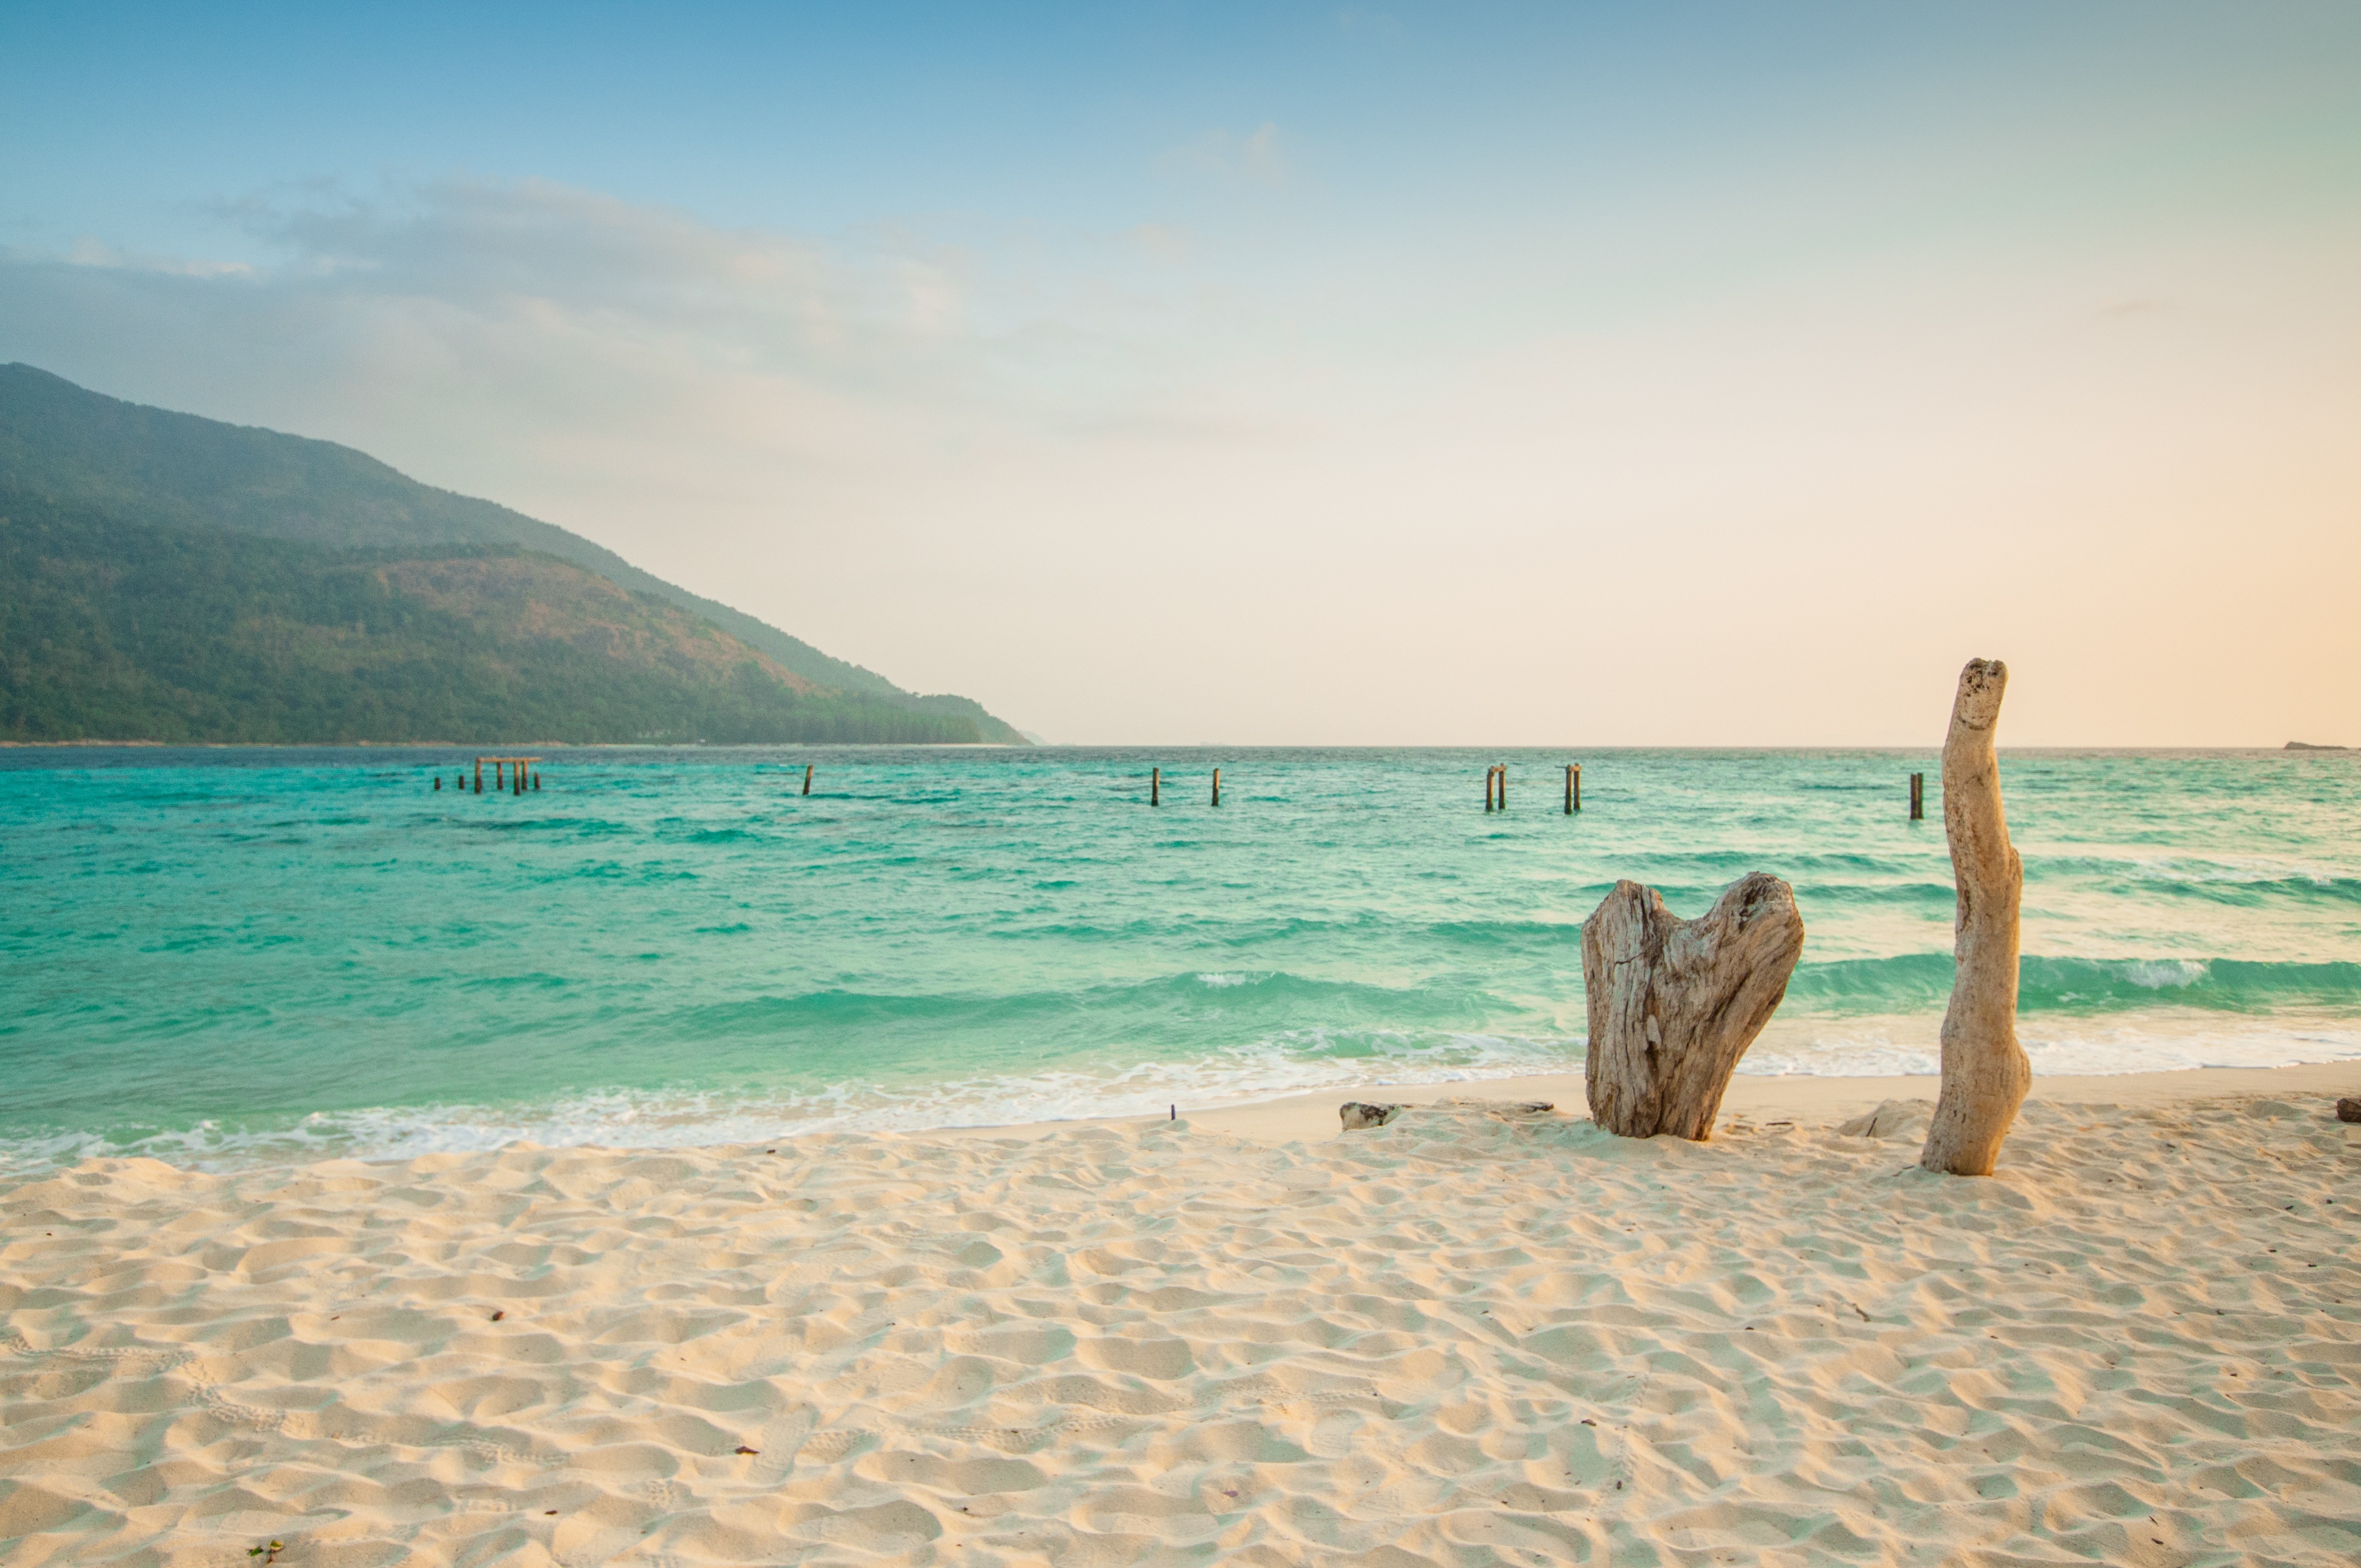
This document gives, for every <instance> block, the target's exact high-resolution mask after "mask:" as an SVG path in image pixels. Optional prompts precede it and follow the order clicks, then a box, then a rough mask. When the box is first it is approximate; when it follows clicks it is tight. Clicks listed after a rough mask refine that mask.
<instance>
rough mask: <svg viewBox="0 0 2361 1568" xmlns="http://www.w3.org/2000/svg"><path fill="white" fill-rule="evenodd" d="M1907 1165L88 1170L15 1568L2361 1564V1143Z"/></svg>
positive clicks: (42, 1335) (13, 1277) (2225, 1108)
mask: <svg viewBox="0 0 2361 1568" xmlns="http://www.w3.org/2000/svg"><path fill="white" fill-rule="evenodd" d="M1902 1119H1903V1120H1905V1121H1906V1120H1907V1119H1908V1118H1907V1117H1906V1116H1905V1117H1904V1118H1902ZM1916 1157H1917V1146H1916V1142H1915V1141H1914V1140H1913V1139H1912V1138H1911V1136H1910V1135H1908V1133H1907V1132H1906V1131H1905V1134H1904V1135H1902V1136H1899V1137H1887V1138H1880V1137H1874V1136H1863V1135H1845V1134H1842V1133H1840V1132H1839V1131H1838V1130H1836V1127H1835V1125H1834V1124H1828V1123H1822V1124H1793V1125H1772V1124H1768V1123H1766V1122H1763V1121H1759V1120H1756V1119H1754V1118H1753V1116H1752V1115H1751V1114H1749V1113H1746V1112H1744V1111H1743V1110H1741V1112H1740V1113H1738V1114H1737V1115H1736V1116H1735V1117H1734V1118H1733V1120H1732V1123H1731V1124H1730V1125H1729V1126H1728V1127H1727V1128H1726V1130H1724V1131H1723V1132H1722V1133H1720V1134H1719V1135H1718V1136H1717V1138H1716V1139H1715V1141H1714V1142H1712V1143H1711V1144H1708V1145H1691V1144H1686V1143H1681V1142H1677V1141H1674V1140H1669V1139H1656V1140H1653V1141H1649V1142H1635V1141H1626V1140H1619V1139H1615V1138H1611V1137H1609V1136H1606V1135H1603V1134H1601V1133H1599V1132H1598V1130H1597V1129H1595V1128H1594V1127H1592V1126H1591V1125H1590V1124H1588V1123H1587V1121H1582V1120H1577V1119H1575V1118H1571V1117H1566V1116H1564V1115H1557V1114H1544V1115H1538V1116H1536V1115H1518V1114H1513V1113H1488V1112H1485V1111H1482V1110H1471V1109H1465V1108H1460V1109H1454V1108H1451V1107H1447V1106H1445V1107H1425V1108H1421V1109H1418V1110H1414V1111H1412V1112H1411V1113H1406V1114H1405V1115H1403V1116H1402V1117H1400V1119H1398V1120H1397V1121H1395V1122H1394V1123H1392V1124H1389V1125H1386V1126H1383V1127H1378V1128H1372V1129H1368V1130H1366V1131H1362V1132H1356V1133H1353V1134H1349V1135H1342V1136H1330V1137H1325V1138H1322V1139H1319V1140H1316V1141H1312V1140H1307V1141H1298V1142H1290V1143H1271V1142H1268V1141H1260V1140H1253V1139H1248V1138H1244V1137H1240V1136H1238V1135H1234V1134H1229V1133H1224V1132H1219V1131H1215V1130H1213V1129H1211V1128H1208V1127H1205V1126H1202V1125H1198V1124H1192V1123H1191V1122H1190V1121H1187V1120H1183V1121H1180V1122H1178V1123H1171V1122H1167V1123H1160V1124H1145V1125H1132V1126H1120V1127H1087V1128H1079V1129H1067V1130H1062V1131H1052V1132H1049V1133H1046V1134H1038V1135H1027V1136H1017V1135H1007V1136H992V1135H984V1136H978V1135H967V1136H950V1135H929V1136H917V1135H912V1136H851V1135H845V1136H829V1137H815V1138H810V1139H807V1140H800V1141H797V1142H795V1143H793V1144H783V1145H779V1146H775V1152H772V1150H771V1149H768V1148H765V1147H760V1146H757V1147H751V1148H738V1149H730V1150H701V1151H691V1152H680V1153H639V1154H623V1153H609V1152H599V1151H587V1150H573V1151H563V1152H560V1151H546V1150H535V1149H523V1148H520V1149H511V1150H509V1151H506V1152H503V1153H500V1154H496V1155H479V1156H465V1157H461V1156H440V1157H427V1158H422V1159H418V1160H414V1161H411V1162H409V1163H406V1164H399V1165H394V1164H363V1163H358V1162H340V1163H332V1164H322V1165H315V1166H312V1167H308V1168H301V1169H295V1170H287V1169H280V1170H273V1171H254V1172H248V1173H243V1174H229V1175H202V1174H192V1173H189V1172H185V1171H181V1170H178V1169H175V1168H170V1167H167V1166H164V1165H160V1164H157V1163H154V1162H148V1161H112V1162H97V1163H93V1164H89V1165H85V1166H82V1167H80V1168H75V1169H72V1170H71V1171H68V1172H65V1173H62V1174H55V1175H50V1176H48V1177H46V1178H42V1179H18V1180H17V1181H16V1182H15V1183H14V1184H13V1185H10V1186H7V1187H6V1188H5V1190H0V1212H5V1227H6V1228H5V1250H0V1325H5V1346H0V1401H5V1436H0V1445H5V1446H0V1558H5V1560H6V1561H7V1562H8V1563H11V1564H12V1565H17V1568H30V1565H33V1564H41V1563H57V1564H63V1563H75V1564H96V1563H163V1564H180V1563H245V1562H247V1561H249V1559H248V1558H247V1552H248V1550H249V1549H251V1548H255V1547H265V1548H266V1549H267V1546H268V1543H269V1542H270V1541H274V1540H275V1541H280V1543H281V1544H282V1550H281V1552H280V1553H279V1556H278V1561H280V1562H283V1563H304V1564H311V1563H334V1564H362V1563H370V1564H377V1563H396V1562H401V1563H495V1562H498V1563H517V1564H542V1563H567V1564H589V1563H674V1564H695V1563H728V1564H744V1563H787V1562H795V1563H813V1564H818V1563H881V1562H896V1563H973V1564H978V1565H986V1564H1010V1565H1014V1564H1030V1563H1058V1564H1061V1565H1063V1564H1105V1565H1108V1568H1115V1565H1118V1564H1126V1565H1127V1564H1139V1563H1216V1562H1219V1563H1342V1562H1347V1561H1350V1562H1356V1563H1375V1564H1382V1565H1394V1568H1412V1565H1417V1564H1428V1563H1433V1564H1443V1563H1450V1564H1479V1563H1566V1562H1575V1563H1579V1562H1592V1563H1604V1562H1608V1561H1610V1560H1611V1561H1613V1562H1616V1563H1697V1564H1705V1563H1937V1562H1974V1563H2050V1562H2063V1561H2103V1562H2108V1563H2158V1564H2163V1563H2174V1564H2180V1563H2229V1562H2269V1563H2305V1564H2311V1563H2318V1564H2323V1565H2326V1564H2332V1563H2334V1564H2346V1563H2352V1562H2354V1561H2355V1560H2356V1557H2361V1523H2356V1521H2361V1389H2356V1377H2361V1266H2356V1260H2355V1249H2354V1245H2353V1241H2354V1234H2355V1227H2354V1223H2353V1219H2352V1217H2351V1213H2350V1211H2351V1209H2352V1207H2353V1206H2354V1205H2355V1204H2356V1202H2361V1182H2356V1180H2355V1176H2356V1171H2361V1127H2346V1126H2345V1125H2342V1124H2338V1123H2337V1122H2335V1121H2334V1119H2333V1117H2332V1116H2331V1115H2330V1114H2329V1112H2328V1108H2327V1102H2325V1101H2324V1100H2322V1099H2320V1098H2318V1097H2315V1096H2311V1095H2306V1096H2303V1097H2302V1098H2301V1099H2300V1100H2299V1099H2295V1098H2289V1099H2279V1098H2272V1097H2268V1096H2256V1095H2244V1096H2225V1097H2219V1098H2214V1099H2209V1100H2202V1101H2196V1102H2158V1103H2149V1104H2140V1105H2133V1106H2114V1107H2111V1106H2105V1105H2098V1104H2088V1103H2071V1102H2044V1101H2040V1100H2037V1101H2036V1102H2034V1103H2033V1104H2032V1105H2030V1106H2029V1107H2028V1108H2027V1110H2026V1115H2025V1118H2024V1120H2023V1122H2022V1124H2020V1126H2019V1127H2018V1129H2017V1132H2016V1134H2015V1136H2013V1137H2012V1138H2011V1139H2010V1141H2009V1143H2008V1145H2007V1147H2006V1151H2005V1154H2004V1159H2003V1163H2002V1166H2001V1172H2000V1174H1999V1175H1998V1176H1997V1177H1996V1178H1993V1179H1955V1178H1945V1177H1939V1176H1934V1175H1930V1174H1928V1173H1927V1172H1925V1171H1922V1170H1920V1169H1919V1168H1917V1165H1916ZM256 1560H257V1561H258V1559H256Z"/></svg>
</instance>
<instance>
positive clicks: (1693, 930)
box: [1582, 872, 1804, 1143]
mask: <svg viewBox="0 0 2361 1568" xmlns="http://www.w3.org/2000/svg"><path fill="white" fill-rule="evenodd" d="M1803 951H1804V917H1803V916H1801V915H1799V914H1797V913H1796V912H1795V890H1794V889H1792V888H1790V887H1789V886H1788V885H1787V884H1786V883H1784V882H1781V881H1780V880H1779V879H1778V878H1777V877H1774V876H1769V875H1766V874H1764V873H1763V872H1754V873H1753V874H1752V875H1751V876H1746V877H1741V878H1740V879H1739V880H1738V881H1736V882H1734V883H1730V886H1729V887H1727V888H1725V889H1724V890H1723V891H1722V894H1721V897H1720V899H1719V901H1718V902H1717V903H1716V904H1715V905H1714V906H1713V907H1712V908H1711V909H1709V910H1708V911H1707V912H1706V913H1705V914H1703V915H1701V916H1698V917H1697V918H1696V919H1695V920H1676V919H1675V918H1674V917H1673V914H1672V912H1671V911H1670V910H1668V909H1666V908H1665V907H1664V898H1663V897H1662V896H1661V895H1660V894H1658V893H1657V892H1656V890H1655V889H1654V888H1652V887H1642V886H1641V885H1640V884H1639V883H1636V882H1619V883H1616V884H1615V891H1613V892H1612V893H1610V894H1608V895H1607V896H1606V897H1605V898H1604V899H1602V900H1600V902H1599V905H1598V908H1597V909H1595V910H1593V911H1592V912H1591V916H1590V918H1589V919H1587V920H1586V921H1584V922H1583V925H1582V984H1583V989H1584V990H1585V991H1586V992H1588V993H1589V1004H1590V1051H1589V1056H1588V1058H1587V1060H1586V1061H1585V1062H1584V1064H1583V1069H1582V1074H1583V1082H1584V1085H1585V1087H1586V1088H1587V1090H1588V1091H1589V1094H1590V1114H1591V1118H1592V1120H1594V1121H1596V1122H1597V1123H1598V1124H1599V1125H1600V1126H1602V1127H1605V1128H1606V1129H1607V1130H1608V1131H1609V1132H1610V1133H1620V1134H1621V1135H1623V1136H1625V1137H1627V1138H1653V1137H1654V1136H1655V1135H1657V1134H1659V1133H1671V1134H1674V1135H1676V1136H1679V1137H1684V1138H1692V1139H1695V1140H1697V1141H1698V1142H1700V1143H1702V1142H1703V1141H1704V1140H1705V1139H1707V1138H1708V1137H1709V1136H1711V1135H1712V1133H1713V1119H1714V1116H1715V1114H1716V1113H1718V1112H1719V1111H1720V1109H1721V1096H1722V1091H1725V1090H1727V1089H1728V1088H1729V1087H1730V1074H1731V1073H1732V1072H1735V1071H1736V1070H1737V1069H1738V1058H1741V1057H1742V1056H1744V1055H1745V1054H1746V1047H1749V1046H1751V1045H1752V1044H1753V1043H1754V1036H1757V1035H1759V1034H1761V1033H1762V1032H1763V1025H1764V1024H1766V1023H1768V1022H1770V1019H1771V1014H1772V1011H1773V1009H1774V1008H1776V1007H1777V1006H1778V1005H1779V1001H1780V998H1782V997H1784V996H1785V995H1786V994H1787V977H1788V976H1789V975H1790V974H1792V973H1794V972H1795V960H1796V959H1797V958H1799V957H1800V956H1802V954H1803Z"/></svg>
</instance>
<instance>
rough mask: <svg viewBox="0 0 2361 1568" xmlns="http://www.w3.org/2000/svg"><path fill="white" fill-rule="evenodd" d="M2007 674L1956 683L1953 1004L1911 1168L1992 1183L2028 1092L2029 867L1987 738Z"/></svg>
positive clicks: (1948, 767) (1979, 674) (1977, 666)
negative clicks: (1935, 1091) (2020, 935)
mask: <svg viewBox="0 0 2361 1568" xmlns="http://www.w3.org/2000/svg"><path fill="white" fill-rule="evenodd" d="M2007 688H2008V666H2007V665H2006V664H2004V663H2001V662H2000V661H1999V660H1997V659H1971V660H1969V661H1968V667H1967V668H1966V669H1964V670H1962V671H1960V695H1959V696H1958V698H1957V699H1956V700H1955V701H1954V702H1953V703H1952V704H1951V732H1950V734H1949V736H1948V737H1946V738H1945V740H1944V741H1943V832H1944V835H1945V836H1946V837H1947V838H1949V839H1950V841H1951V874H1952V877H1953V879H1954V880H1955V881H1956V882H1957V883H1959V889H1960V898H1959V908H1958V913H1957V915H1956V916H1955V917H1954V919H1953V924H1952V932H1953V936H1952V942H1951V954H1952V962H1953V971H1952V978H1951V1004H1950V1006H1949V1008H1947V1009H1946V1010H1945V1011H1944V1014H1943V1087H1942V1091H1941V1093H1940V1094H1939V1095H1938V1097H1937V1099H1936V1101H1935V1119H1934V1121H1933V1122H1932V1123H1931V1124H1929V1125H1928V1127H1927V1147H1926V1149H1925V1151H1924V1152H1923V1153H1922V1154H1920V1156H1919V1157H1918V1163H1919V1164H1920V1165H1923V1166H1925V1167H1926V1168H1927V1169H1928V1170H1941V1171H1948V1172H1949V1173H1950V1174H1951V1175H1953V1176H1990V1175H1991V1174H1992V1172H1993V1163H1994V1162H1995V1161H1997V1160H1998V1159H1999V1158H2000V1146H2001V1140H2002V1139H2003V1138H2005V1137H2007V1136H2008V1128H2009V1124H2010V1123H2012V1122H2014V1121H2015V1120H2016V1113H2017V1108H2018V1107H2019V1106H2021V1105H2023V1104H2024V1103H2025V1091H2026V1090H2027V1089H2029V1088H2031V1087H2032V1085H2033V1064H2032V1063H2031V1062H2029V1061H2027V1060H2026V1058H2025V1050H2024V1047H2021V1046H2019V1045H2018V1044H2017V1043H2016V914H2017V904H2018V901H2019V900H2020V898H2021V897H2022V895H2023V894H2024V892H2025V862H2024V861H2022V860H2020V859H2018V857H2017V853H2016V850H2015V847H2014V846H2013V845H2011V844H2010V843H2009V841H2008V817H2007V814H2006V813H2004V811H2003V810H2002V809H2001V800H2000V756H1999V753H1998V751H1996V750H1995V747H1994V740H1993V736H1994V732H1995V731H1996V730H1997V729H1998V728H1999V725H2000V699H2001V694H2002V693H2003V692H2004V691H2005V690H2006V689H2007Z"/></svg>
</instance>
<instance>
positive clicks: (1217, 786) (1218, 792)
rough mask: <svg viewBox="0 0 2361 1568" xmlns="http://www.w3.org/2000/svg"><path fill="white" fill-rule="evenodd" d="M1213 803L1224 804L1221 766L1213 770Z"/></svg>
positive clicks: (1216, 804)
mask: <svg viewBox="0 0 2361 1568" xmlns="http://www.w3.org/2000/svg"><path fill="white" fill-rule="evenodd" d="M1213 804H1214V805H1215V806H1219V805H1221V804H1222V770H1221V769H1219V768H1215V769H1214V770H1213Z"/></svg>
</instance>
